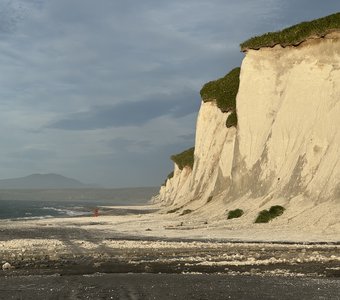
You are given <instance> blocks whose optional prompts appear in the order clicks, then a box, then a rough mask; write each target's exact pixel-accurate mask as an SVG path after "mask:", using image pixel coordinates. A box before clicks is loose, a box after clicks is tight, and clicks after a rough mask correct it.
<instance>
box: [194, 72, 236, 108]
mask: <svg viewBox="0 0 340 300" xmlns="http://www.w3.org/2000/svg"><path fill="white" fill-rule="evenodd" d="M239 85H240V68H235V69H233V70H231V71H230V72H229V73H228V74H227V75H226V76H224V77H223V78H220V79H217V80H215V81H210V82H208V83H206V84H205V85H204V86H203V88H202V89H201V92H200V93H201V97H202V100H203V101H204V102H209V101H214V100H216V103H217V106H218V108H219V109H220V110H221V111H222V112H229V111H234V110H235V109H236V95H237V92H238V88H239Z"/></svg>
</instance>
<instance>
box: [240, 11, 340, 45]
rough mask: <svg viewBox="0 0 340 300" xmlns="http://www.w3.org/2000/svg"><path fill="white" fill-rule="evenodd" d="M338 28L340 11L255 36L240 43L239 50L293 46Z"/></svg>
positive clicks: (339, 27)
mask: <svg viewBox="0 0 340 300" xmlns="http://www.w3.org/2000/svg"><path fill="white" fill-rule="evenodd" d="M334 30H340V13H336V14H333V15H330V16H327V17H324V18H320V19H316V20H313V21H310V22H302V23H300V24H297V25H294V26H291V27H288V28H286V29H283V30H281V31H277V32H268V33H266V34H264V35H261V36H255V37H253V38H251V39H249V40H247V41H245V42H244V43H242V44H241V45H240V46H241V50H242V51H246V50H247V49H260V48H262V47H274V46H275V45H281V46H283V47H286V46H294V45H298V44H300V43H302V42H303V41H305V40H307V39H308V38H312V37H324V36H325V35H326V34H328V33H330V32H332V31H334Z"/></svg>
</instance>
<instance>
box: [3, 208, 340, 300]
mask: <svg viewBox="0 0 340 300" xmlns="http://www.w3.org/2000/svg"><path fill="white" fill-rule="evenodd" d="M186 220H187V221H186V222H185V221H181V219H180V218H174V217H173V216H172V215H169V214H165V213H164V212H162V210H160V211H157V207H155V206H132V207H105V208H104V207H101V208H100V215H99V216H98V217H93V216H91V217H73V218H50V219H39V220H38V219H37V220H21V221H10V220H2V221H0V257H1V259H0V261H1V262H2V265H4V264H5V263H8V264H9V265H7V268H5V270H2V271H0V277H1V284H0V286H1V289H2V290H3V291H7V292H6V293H9V291H10V290H11V288H10V287H13V285H12V284H8V283H9V282H13V283H15V282H17V284H23V285H27V286H31V285H32V286H36V285H37V284H38V285H39V284H42V286H41V288H42V289H46V288H47V287H48V286H51V285H52V281H53V282H58V284H57V285H56V286H53V289H55V291H56V290H57V289H58V285H59V286H61V285H62V284H66V283H65V282H66V281H67V280H68V279H66V278H69V277H70V276H71V277H72V278H74V279H75V278H77V279H76V281H77V282H88V284H90V285H92V286H97V287H98V289H99V290H100V289H101V288H102V289H104V290H105V291H106V292H105V293H106V295H111V294H110V293H109V288H108V287H109V286H110V285H109V282H111V280H113V279H112V278H114V281H115V282H116V281H117V280H118V281H119V280H122V279H121V278H122V277H120V276H122V275H119V274H126V275H128V274H130V275H131V273H133V274H135V275H134V276H137V275H138V274H139V276H140V277H138V281H137V282H138V284H139V286H142V285H141V283H140V282H142V281H143V280H146V279H143V278H149V277H148V276H151V275H152V274H162V276H163V277H159V278H158V277H157V276H156V277H152V278H153V280H156V281H157V280H160V278H165V277H166V276H170V274H173V275H174V274H177V275H178V276H184V275H185V276H186V277H183V278H185V280H188V282H196V281H197V279H194V278H200V279H199V280H202V277H200V276H203V277H204V276H207V275H208V274H211V275H212V274H215V275H214V276H216V274H219V275H220V276H222V277H208V278H210V279H213V280H211V284H212V286H215V285H217V286H218V285H219V282H220V281H221V280H222V281H223V280H227V281H228V282H229V281H230V280H234V279H230V278H236V277H240V278H242V280H245V279H247V280H250V279H249V277H251V278H253V280H254V281H253V283H254V285H257V283H256V281H257V280H262V279H260V278H271V279H270V280H275V279H272V278H274V277H275V278H284V280H286V281H289V280H293V279H294V280H295V279H296V278H302V279H300V280H302V281H301V284H303V285H305V283H304V281H303V280H312V279H313V280H319V281H318V282H319V283H320V284H326V283H327V284H328V283H329V282H330V281H329V280H332V284H331V286H333V287H334V289H335V290H336V289H338V288H339V287H340V281H339V280H338V279H339V276H340V243H338V242H336V240H335V239H334V240H329V239H325V240H315V239H316V237H314V240H313V239H311V238H310V237H309V236H304V239H301V240H298V239H297V237H299V236H298V235H297V234H295V235H292V237H294V238H292V239H291V240H289V239H286V237H287V233H286V235H280V233H279V232H278V230H279V229H275V228H274V230H273V231H269V229H266V228H262V230H260V229H259V228H257V229H256V230H255V229H254V230H253V232H251V231H250V232H249V231H248V233H247V231H246V230H245V229H242V228H241V229H239V231H237V230H232V229H231V228H228V226H230V225H227V223H226V224H225V225H223V224H222V221H221V220H216V222H215V223H214V222H209V223H210V224H209V223H208V224H207V223H206V222H205V223H204V222H202V221H201V220H198V219H197V220H195V219H194V218H187V219H186ZM275 230H276V232H275ZM223 233H224V234H223ZM246 234H247V238H245V235H246ZM280 236H283V237H285V239H281V240H280V239H279V237H280ZM307 239H309V242H307ZM269 241H271V242H269ZM147 274H149V275H147ZM203 274H205V275H203ZM32 276H33V277H32ZM89 276H90V277H89ZM117 276H118V277H117ZM131 276H132V275H131ZM152 276H154V275H152ZM164 276H165V277H164ZM223 276H225V277H223ZM235 276H236V277H235ZM103 278H105V280H104V281H102V279H103ZM117 278H120V279H117ZM169 278H170V279H171V280H170V279H166V281H168V280H170V283H169V284H170V285H171V284H173V285H174V287H173V288H174V289H177V288H175V286H176V285H178V284H179V283H178V282H177V280H178V279H174V278H176V277H171V276H170V277H169ZM226 278H227V279H226ZM256 278H257V279H256ZM65 280H66V281H65ZM91 280H92V281H93V282H92V283H89V282H90V281H91ZM131 280H132V281H131ZM140 280H142V281H140ZM164 280H165V279H164ZM320 280H321V281H320ZM323 280H324V281H323ZM327 280H328V281H327ZM63 282H64V283H63ZM95 282H97V284H96V283H95ZM98 282H100V284H99V283H98ZM105 282H106V283H105ZM127 282H130V283H127V284H128V285H129V284H130V287H131V286H133V282H134V280H133V279H131V278H130V277H129V279H127ZM176 282H177V283H176ZM208 282H209V280H208ZM311 282H312V281H311ZM315 282H316V281H314V283H315ZM79 284H80V283H79ZM79 284H78V290H79V289H83V288H84V287H85V286H86V285H87V283H86V284H85V283H84V285H83V286H82V287H80V286H81V285H79ZM159 284H160V283H159ZM27 286H26V288H23V289H25V290H26V289H27ZM105 286H106V287H105ZM217 286H216V287H215V288H217ZM250 286H251V285H250ZM111 287H112V286H111ZM220 287H222V285H221V286H220ZM268 287H269V286H268ZM144 288H146V287H144ZM191 288H193V285H191V286H190V288H189V289H191ZM235 288H236V287H235ZM319 288H320V287H319ZM75 289H77V288H76V287H75ZM182 289H183V287H182ZM249 289H250V287H249ZM33 290H34V291H36V289H33ZM47 290H48V289H46V291H47ZM71 290H72V289H71V288H70V291H71ZM335 290H334V291H335ZM70 291H68V292H66V291H65V289H60V293H61V294H60V295H63V294H62V293H69V292H70ZM202 291H203V287H202ZM215 291H216V292H217V291H218V289H217V290H215ZM301 291H302V290H301ZM332 291H333V290H332V289H331V290H330V293H332ZM78 292H79V291H78ZM186 292H187V291H186V290H185V289H184V290H183V291H182V294H181V295H182V296H183V297H184V295H185V293H186ZM249 292H250V290H249ZM6 293H5V294H6ZM84 293H85V292H84ZM179 293H180V292H179ZM5 294H4V293H3V294H2V296H0V299H11V298H8V297H7V296H6V298H1V297H4V296H3V295H5ZM19 294H20V293H19ZM57 294H58V293H57ZM85 294H86V293H85ZM85 294H84V295H85ZM118 294H119V293H118ZM16 295H18V294H16ZM46 295H47V294H44V293H42V294H41V297H42V298H41V299H43V297H45V296H46ZM68 295H71V294H68ZM89 295H90V294H89ZM141 295H143V293H142V291H141V290H139V298H138V297H137V298H133V297H130V298H129V297H126V298H125V299H143V297H141ZM152 295H153V294H149V296H150V299H153V298H152V297H151V296H152ZM155 295H156V294H155ZM170 295H171V293H170V294H169V295H168V298H166V297H164V298H162V299H171V297H170ZM207 295H208V294H207ZM214 295H215V296H214V297H215V299H225V298H223V297H222V298H218V295H217V294H214ZM232 295H234V294H231V296H232ZM246 295H247V292H246V291H245V294H244V297H246ZM334 295H336V294H334ZM31 296H32V298H23V299H40V298H39V297H40V296H39V295H37V294H35V293H33V292H32V295H31ZM212 296H213V294H209V297H212ZM37 297H38V298H37ZM60 297H61V298H62V296H60ZM96 297H97V296H96ZM209 297H208V296H207V297H206V298H204V297H203V298H202V299H211V298H209ZM216 297H217V298H216ZM334 297H335V296H334ZM61 298H56V299H61ZM292 298H294V295H292ZM13 299H21V298H20V297H19V298H13ZM49 299H50V298H49ZM51 299H53V297H52V298H51ZM66 299H67V298H66ZM68 299H86V298H76V297H75V298H72V297H71V296H69V298H68ZM88 299H106V298H100V297H99V296H98V298H91V297H90V296H89V298H88ZM108 299H110V298H108ZM112 299H123V298H112ZM155 299H160V298H157V297H156V298H155ZM183 299H185V297H184V298H183ZM193 299H194V298H193ZM248 299H249V298H248ZM276 299H277V298H276ZM328 299H332V297H330V298H328ZM333 299H337V298H333Z"/></svg>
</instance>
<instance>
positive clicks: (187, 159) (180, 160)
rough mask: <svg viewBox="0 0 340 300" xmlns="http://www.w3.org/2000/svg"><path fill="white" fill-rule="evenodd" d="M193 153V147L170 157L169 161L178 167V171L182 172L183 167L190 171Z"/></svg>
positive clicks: (192, 163) (192, 164)
mask: <svg viewBox="0 0 340 300" xmlns="http://www.w3.org/2000/svg"><path fill="white" fill-rule="evenodd" d="M194 151H195V148H194V147H193V148H190V149H188V150H185V151H183V152H181V153H179V154H175V155H172V156H171V160H172V161H173V162H174V163H175V164H176V165H177V166H178V168H179V169H180V170H183V169H184V167H189V168H191V169H192V168H193V166H194Z"/></svg>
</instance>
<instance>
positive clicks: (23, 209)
mask: <svg viewBox="0 0 340 300" xmlns="http://www.w3.org/2000/svg"><path fill="white" fill-rule="evenodd" d="M105 205H110V203H108V201H97V200H96V201H90V200H86V201H84V200H79V201H63V200H61V201H36V200H35V201H30V200H0V219H11V220H22V219H28V220H29V219H45V218H56V217H77V216H86V215H92V214H93V213H94V211H95V209H96V208H97V207H98V206H105ZM111 205H115V204H111Z"/></svg>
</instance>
